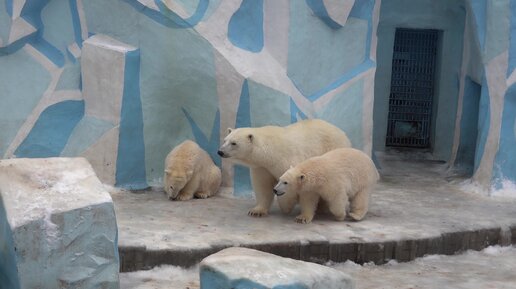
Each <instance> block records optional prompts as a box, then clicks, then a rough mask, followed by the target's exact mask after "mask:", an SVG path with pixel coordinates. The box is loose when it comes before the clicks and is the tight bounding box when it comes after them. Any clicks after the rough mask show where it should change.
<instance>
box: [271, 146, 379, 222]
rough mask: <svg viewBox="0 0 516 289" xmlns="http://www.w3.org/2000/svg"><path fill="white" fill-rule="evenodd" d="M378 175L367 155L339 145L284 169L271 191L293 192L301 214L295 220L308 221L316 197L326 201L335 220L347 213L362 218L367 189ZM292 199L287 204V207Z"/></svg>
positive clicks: (311, 215) (368, 193) (288, 207)
mask: <svg viewBox="0 0 516 289" xmlns="http://www.w3.org/2000/svg"><path fill="white" fill-rule="evenodd" d="M378 179H379V175H378V171H377V170H376V167H375V165H374V163H373V161H372V160H371V158H370V157H369V156H367V155H366V154H365V153H363V152H361V151H359V150H357V149H353V148H340V149H335V150H332V151H330V152H327V153H325V154H324V155H322V156H318V157H312V158H309V159H307V160H305V161H303V162H301V163H299V164H298V165H297V166H295V167H292V168H290V169H289V170H287V171H286V172H285V173H284V174H283V175H282V176H281V177H280V178H279V181H278V183H277V184H276V186H275V187H274V193H275V194H276V195H278V196H281V195H283V194H289V193H290V194H292V193H294V194H297V195H298V197H299V204H300V206H301V214H300V215H299V216H297V217H296V221H297V222H298V223H310V222H311V221H312V219H313V217H314V215H315V211H316V209H317V204H318V203H319V199H322V200H324V201H326V202H327V204H328V207H329V210H330V212H331V213H332V214H333V215H334V216H335V218H336V219H337V220H339V221H342V220H344V218H345V217H346V208H347V207H348V206H349V208H350V211H349V216H350V217H351V218H352V219H353V220H356V221H359V220H362V218H364V216H365V214H366V213H367V210H368V207H369V196H370V193H371V190H372V189H373V187H374V185H375V184H376V182H377V181H378ZM295 204H296V203H295V202H291V203H290V204H287V209H288V210H289V211H291V210H292V209H293V208H294V206H295Z"/></svg>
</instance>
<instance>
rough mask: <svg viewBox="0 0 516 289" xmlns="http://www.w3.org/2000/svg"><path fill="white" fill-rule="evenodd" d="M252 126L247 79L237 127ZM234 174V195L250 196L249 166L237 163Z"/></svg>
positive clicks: (251, 189) (241, 94) (238, 111)
mask: <svg viewBox="0 0 516 289" xmlns="http://www.w3.org/2000/svg"><path fill="white" fill-rule="evenodd" d="M250 126H251V106H250V101H249V84H248V81H247V79H246V80H244V83H243V85H242V92H241V93H240V103H239V104H238V110H237V115H236V127H237V128H239V127H250ZM234 168H235V175H234V181H235V183H234V195H235V196H249V193H250V192H252V191H253V187H252V186H251V175H250V171H249V168H248V167H245V166H241V165H235V166H234Z"/></svg>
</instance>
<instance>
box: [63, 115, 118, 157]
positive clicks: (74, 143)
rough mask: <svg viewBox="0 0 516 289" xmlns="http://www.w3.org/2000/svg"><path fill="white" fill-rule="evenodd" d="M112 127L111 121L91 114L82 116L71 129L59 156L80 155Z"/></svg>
mask: <svg viewBox="0 0 516 289" xmlns="http://www.w3.org/2000/svg"><path fill="white" fill-rule="evenodd" d="M113 127H114V125H113V124H112V123H111V122H108V121H105V120H101V119H98V118H95V117H93V116H88V115H86V116H84V117H83V118H82V119H81V121H79V123H78V124H77V125H76V126H75V128H74V130H73V131H72V134H71V135H70V138H69V139H68V142H67V143H66V146H65V147H64V149H63V151H62V152H61V156H63V157H75V156H78V155H80V154H81V153H83V152H84V151H86V150H87V149H88V148H89V147H90V146H91V145H92V144H94V143H95V142H96V141H98V140H99V138H100V137H102V135H104V133H106V132H107V131H108V130H110V129H112V128H113Z"/></svg>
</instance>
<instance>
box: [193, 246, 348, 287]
mask: <svg viewBox="0 0 516 289" xmlns="http://www.w3.org/2000/svg"><path fill="white" fill-rule="evenodd" d="M199 270H200V277H201V289H225V288H234V289H244V288H247V289H248V288H255V289H266V288H271V289H280V288H289V289H351V288H355V285H354V282H353V280H352V279H351V277H350V276H348V275H346V274H344V273H342V272H340V271H337V270H334V269H332V268H329V267H325V266H322V265H318V264H314V263H308V262H303V261H298V260H294V259H289V258H282V257H279V256H276V255H272V254H269V253H264V252H260V251H256V250H252V249H246V248H236V247H234V248H228V249H224V250H222V251H220V252H218V253H215V254H213V255H210V256H208V257H206V258H205V259H204V260H202V262H201V265H200V269H199Z"/></svg>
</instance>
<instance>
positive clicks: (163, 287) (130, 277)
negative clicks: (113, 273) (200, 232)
mask: <svg viewBox="0 0 516 289" xmlns="http://www.w3.org/2000/svg"><path fill="white" fill-rule="evenodd" d="M198 288H199V269H198V267H193V268H189V269H183V268H179V267H176V266H167V265H163V266H159V267H156V268H153V269H152V270H149V271H137V272H131V273H120V289H198Z"/></svg>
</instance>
